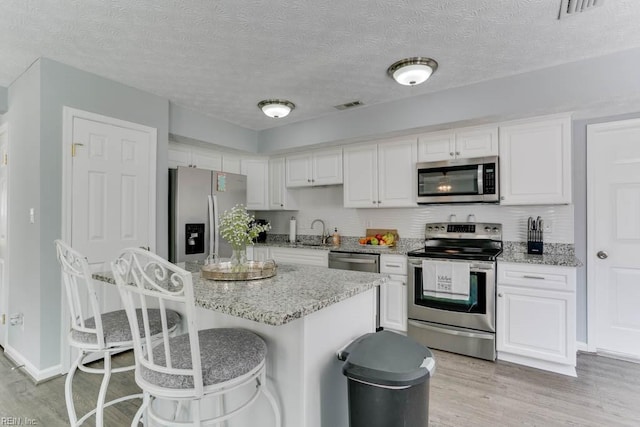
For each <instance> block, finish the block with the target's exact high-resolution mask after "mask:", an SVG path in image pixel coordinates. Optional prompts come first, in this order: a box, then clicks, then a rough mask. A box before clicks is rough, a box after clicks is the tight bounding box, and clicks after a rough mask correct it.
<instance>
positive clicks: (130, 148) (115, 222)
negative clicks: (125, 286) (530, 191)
mask: <svg viewBox="0 0 640 427" xmlns="http://www.w3.org/2000/svg"><path fill="white" fill-rule="evenodd" d="M72 144H73V145H74V149H73V152H74V153H75V154H74V155H73V157H72V162H71V163H72V165H71V169H72V184H71V186H72V203H71V206H72V207H71V218H72V222H71V246H72V247H73V248H74V249H76V250H77V251H79V252H80V253H82V254H84V255H85V256H86V257H87V258H88V260H89V265H90V266H91V269H92V271H99V270H109V269H110V263H111V261H113V260H114V259H115V258H116V256H117V255H118V253H119V251H120V250H122V249H123V248H126V247H131V246H136V247H138V246H141V247H149V248H151V249H154V248H153V246H154V245H153V244H154V243H155V239H154V237H155V220H154V218H155V162H156V158H155V157H156V156H155V145H156V141H155V130H151V129H141V128H140V126H139V125H134V124H127V123H122V122H120V121H115V120H113V119H109V118H106V117H81V116H75V117H73V124H72ZM151 171H153V175H152V174H151ZM150 223H152V224H154V226H153V228H151V227H150ZM103 295H104V298H103V301H102V303H103V305H104V307H103V309H104V310H113V309H116V308H120V307H121V304H120V298H119V295H118V293H117V292H115V288H113V287H106V289H104V294H103Z"/></svg>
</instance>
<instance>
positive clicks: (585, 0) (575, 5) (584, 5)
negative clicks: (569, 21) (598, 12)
mask: <svg viewBox="0 0 640 427" xmlns="http://www.w3.org/2000/svg"><path fill="white" fill-rule="evenodd" d="M603 4H604V0H562V1H561V3H560V15H558V19H562V18H566V17H569V16H574V15H577V14H579V13H581V12H586V11H588V10H591V9H593V8H596V7H598V6H602V5H603Z"/></svg>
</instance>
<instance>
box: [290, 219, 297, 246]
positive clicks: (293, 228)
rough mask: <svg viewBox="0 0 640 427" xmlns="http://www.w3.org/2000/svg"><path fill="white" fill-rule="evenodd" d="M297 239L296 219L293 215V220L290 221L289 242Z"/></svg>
mask: <svg viewBox="0 0 640 427" xmlns="http://www.w3.org/2000/svg"><path fill="white" fill-rule="evenodd" d="M295 241H296V219H295V218H294V217H291V221H289V242H291V243H293V242H295Z"/></svg>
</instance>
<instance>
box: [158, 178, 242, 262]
mask: <svg viewBox="0 0 640 427" xmlns="http://www.w3.org/2000/svg"><path fill="white" fill-rule="evenodd" d="M238 204H242V205H245V206H246V204H247V177H246V176H245V175H238V174H234V173H226V172H218V171H210V170H206V169H198V168H189V167H178V168H177V169H169V260H170V261H171V262H174V263H175V262H182V261H204V260H205V259H206V258H207V256H209V255H213V254H216V255H217V256H218V257H222V258H228V257H230V256H231V250H232V249H231V245H229V244H228V243H227V242H226V241H224V239H221V238H220V235H219V232H218V229H217V227H216V224H218V223H219V218H220V215H222V213H223V212H224V211H226V210H229V209H231V208H232V207H234V206H235V205H238Z"/></svg>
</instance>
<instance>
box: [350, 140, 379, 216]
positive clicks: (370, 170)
mask: <svg viewBox="0 0 640 427" xmlns="http://www.w3.org/2000/svg"><path fill="white" fill-rule="evenodd" d="M343 156H344V157H343V159H344V189H343V190H344V191H343V193H344V207H345V208H375V207H377V206H378V146H377V145H360V146H357V147H347V148H345V149H344V150H343Z"/></svg>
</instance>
